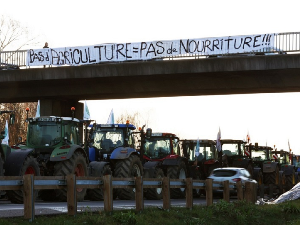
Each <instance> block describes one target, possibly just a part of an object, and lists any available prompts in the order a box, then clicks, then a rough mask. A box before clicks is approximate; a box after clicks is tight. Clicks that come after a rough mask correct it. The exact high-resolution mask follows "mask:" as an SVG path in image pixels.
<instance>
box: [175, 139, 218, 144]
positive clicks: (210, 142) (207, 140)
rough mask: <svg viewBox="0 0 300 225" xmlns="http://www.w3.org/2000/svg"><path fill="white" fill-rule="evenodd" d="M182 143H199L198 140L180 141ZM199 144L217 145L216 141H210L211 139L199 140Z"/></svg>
mask: <svg viewBox="0 0 300 225" xmlns="http://www.w3.org/2000/svg"><path fill="white" fill-rule="evenodd" d="M180 141H181V142H185V143H197V141H198V139H185V140H180ZM199 143H209V144H216V141H215V140H209V139H199Z"/></svg>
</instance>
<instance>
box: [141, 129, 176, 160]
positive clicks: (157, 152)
mask: <svg viewBox="0 0 300 225" xmlns="http://www.w3.org/2000/svg"><path fill="white" fill-rule="evenodd" d="M142 144H143V149H144V152H143V159H144V160H146V161H152V160H158V161H163V160H164V159H166V158H170V157H178V156H180V148H179V138H178V137H177V136H176V135H175V134H172V133H151V136H147V137H146V138H145V140H144V141H143V143H142Z"/></svg>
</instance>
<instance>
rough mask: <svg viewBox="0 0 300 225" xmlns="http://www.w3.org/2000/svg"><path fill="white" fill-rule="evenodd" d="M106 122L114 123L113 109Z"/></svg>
mask: <svg viewBox="0 0 300 225" xmlns="http://www.w3.org/2000/svg"><path fill="white" fill-rule="evenodd" d="M106 123H107V124H114V123H115V118H114V110H113V109H111V111H110V114H109V117H108V119H107V122H106Z"/></svg>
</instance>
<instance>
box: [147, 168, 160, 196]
mask: <svg viewBox="0 0 300 225" xmlns="http://www.w3.org/2000/svg"><path fill="white" fill-rule="evenodd" d="M163 177H164V172H163V171H162V169H160V168H155V171H154V176H153V177H151V178H156V179H162V178H163ZM162 197H163V194H162V188H147V190H146V193H145V198H146V199H151V200H161V199H162Z"/></svg>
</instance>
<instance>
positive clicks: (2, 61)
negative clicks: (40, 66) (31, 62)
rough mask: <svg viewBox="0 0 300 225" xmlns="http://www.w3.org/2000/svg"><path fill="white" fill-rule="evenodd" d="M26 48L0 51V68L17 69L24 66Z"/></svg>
mask: <svg viewBox="0 0 300 225" xmlns="http://www.w3.org/2000/svg"><path fill="white" fill-rule="evenodd" d="M26 57H27V50H19V51H3V52H0V68H1V69H17V68H20V67H25V66H26Z"/></svg>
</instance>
